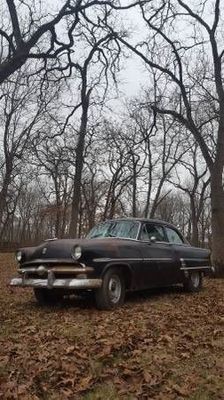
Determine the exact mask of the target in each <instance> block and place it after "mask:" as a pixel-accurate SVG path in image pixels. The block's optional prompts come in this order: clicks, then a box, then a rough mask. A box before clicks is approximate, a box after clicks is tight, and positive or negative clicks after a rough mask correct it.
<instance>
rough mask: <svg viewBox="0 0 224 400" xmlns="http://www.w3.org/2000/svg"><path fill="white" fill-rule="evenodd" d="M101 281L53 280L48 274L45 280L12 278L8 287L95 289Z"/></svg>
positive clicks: (99, 285)
mask: <svg viewBox="0 0 224 400" xmlns="http://www.w3.org/2000/svg"><path fill="white" fill-rule="evenodd" d="M101 285H102V279H57V278H56V279H55V278H54V277H52V276H50V274H48V278H47V279H39V278H37V279H31V278H26V277H22V278H13V279H12V280H11V282H10V286H19V287H39V288H47V289H54V288H57V289H59V288H62V289H96V288H99V287H101Z"/></svg>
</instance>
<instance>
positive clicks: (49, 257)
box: [10, 218, 212, 309]
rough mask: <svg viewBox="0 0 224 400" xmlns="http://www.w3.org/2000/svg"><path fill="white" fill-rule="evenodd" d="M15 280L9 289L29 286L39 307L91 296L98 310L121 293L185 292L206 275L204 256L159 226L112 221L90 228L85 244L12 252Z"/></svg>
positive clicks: (117, 301)
mask: <svg viewBox="0 0 224 400" xmlns="http://www.w3.org/2000/svg"><path fill="white" fill-rule="evenodd" d="M16 259H17V261H18V263H19V266H18V273H19V275H20V277H18V278H14V279H12V280H11V283H10V284H11V286H21V287H27V286H28V287H33V288H34V294H35V296H36V299H37V300H38V302H40V303H52V302H56V301H57V300H59V299H61V298H62V297H63V296H64V295H66V294H72V293H77V291H79V292H85V291H90V290H92V291H94V294H95V299H96V304H97V307H98V308H99V309H113V308H116V307H118V306H119V305H121V304H122V303H123V302H124V297H125V292H126V290H129V291H133V290H142V289H147V288H152V287H159V286H169V285H174V284H179V283H182V284H183V285H184V288H185V289H187V290H188V291H191V292H196V291H199V290H200V289H201V287H202V279H203V275H204V274H206V273H208V272H209V271H210V270H212V267H211V266H210V251H209V250H207V249H202V248H196V247H192V246H191V245H190V244H189V243H188V242H187V241H186V240H185V239H184V237H183V236H182V234H181V233H180V232H179V230H178V229H177V228H176V227H175V226H173V225H171V224H169V223H167V222H164V221H160V220H154V219H152V220H149V219H136V218H129V219H127V218H126V219H116V220H109V221H106V222H103V223H101V224H99V225H96V226H95V227H94V228H93V229H92V230H91V231H90V233H89V234H88V235H87V237H86V238H85V239H50V240H47V241H45V242H43V243H42V244H40V245H39V246H37V247H27V248H22V249H20V250H18V251H17V253H16Z"/></svg>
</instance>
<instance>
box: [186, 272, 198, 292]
mask: <svg viewBox="0 0 224 400" xmlns="http://www.w3.org/2000/svg"><path fill="white" fill-rule="evenodd" d="M202 283H203V282H202V274H201V272H189V275H188V277H187V278H185V281H184V289H185V290H187V291H188V292H199V291H200V290H201V288H202Z"/></svg>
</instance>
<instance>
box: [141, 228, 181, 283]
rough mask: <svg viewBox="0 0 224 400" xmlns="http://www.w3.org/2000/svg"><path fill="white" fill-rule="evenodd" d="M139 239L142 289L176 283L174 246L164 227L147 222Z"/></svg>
mask: <svg viewBox="0 0 224 400" xmlns="http://www.w3.org/2000/svg"><path fill="white" fill-rule="evenodd" d="M139 239H140V242H139V244H140V251H141V253H142V259H143V265H142V271H141V278H142V282H141V286H142V288H147V287H154V286H166V285H169V284H171V283H175V282H173V279H174V275H175V273H174V270H175V265H176V264H177V261H176V256H175V252H174V250H173V248H172V246H170V244H169V243H168V242H167V237H166V234H165V230H164V228H163V226H162V225H159V224H154V223H147V222H146V223H145V224H143V226H142V229H141V232H140V237H139Z"/></svg>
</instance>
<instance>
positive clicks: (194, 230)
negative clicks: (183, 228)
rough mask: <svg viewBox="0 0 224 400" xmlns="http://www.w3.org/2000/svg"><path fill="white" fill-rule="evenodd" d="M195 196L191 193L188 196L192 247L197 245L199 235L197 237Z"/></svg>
mask: <svg viewBox="0 0 224 400" xmlns="http://www.w3.org/2000/svg"><path fill="white" fill-rule="evenodd" d="M194 197H195V194H194V193H192V194H191V196H190V206H191V222H192V235H191V244H192V245H194V246H196V247H197V246H198V245H199V235H198V218H197V212H196V205H195V198H194Z"/></svg>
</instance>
